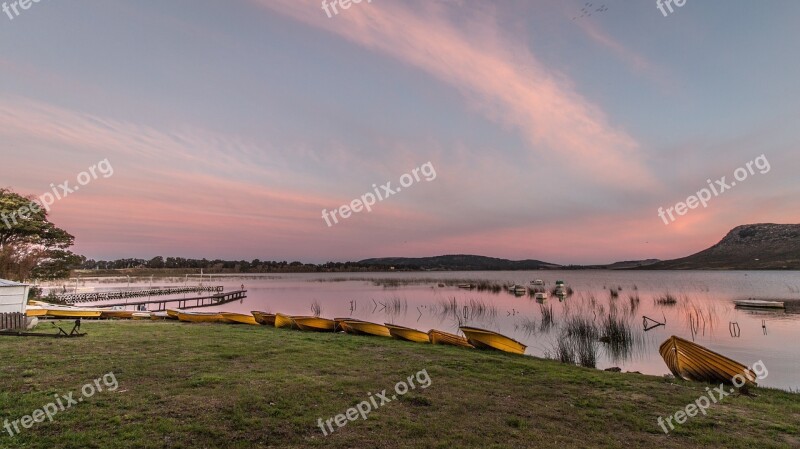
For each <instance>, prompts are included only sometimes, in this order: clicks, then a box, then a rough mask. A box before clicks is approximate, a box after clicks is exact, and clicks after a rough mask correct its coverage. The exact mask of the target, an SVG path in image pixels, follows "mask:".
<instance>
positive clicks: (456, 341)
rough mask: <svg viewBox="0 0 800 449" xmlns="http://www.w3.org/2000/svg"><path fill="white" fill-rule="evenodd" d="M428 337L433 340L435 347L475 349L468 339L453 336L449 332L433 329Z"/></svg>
mask: <svg viewBox="0 0 800 449" xmlns="http://www.w3.org/2000/svg"><path fill="white" fill-rule="evenodd" d="M428 337H430V339H431V343H433V344H435V345H449V346H460V347H462V348H473V349H474V348H475V346H472V345H471V344H470V342H469V341H467V339H466V338H464V337H462V336H460V335H455V334H451V333H449V332H444V331H439V330H436V329H431V330H429V331H428Z"/></svg>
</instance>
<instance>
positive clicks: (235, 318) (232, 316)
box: [220, 312, 258, 325]
mask: <svg viewBox="0 0 800 449" xmlns="http://www.w3.org/2000/svg"><path fill="white" fill-rule="evenodd" d="M220 315H222V318H224V319H225V321H226V322H228V323H233V324H252V325H257V324H258V322H257V321H256V318H255V317H254V316H253V315H247V314H244V313H233V312H222V313H220Z"/></svg>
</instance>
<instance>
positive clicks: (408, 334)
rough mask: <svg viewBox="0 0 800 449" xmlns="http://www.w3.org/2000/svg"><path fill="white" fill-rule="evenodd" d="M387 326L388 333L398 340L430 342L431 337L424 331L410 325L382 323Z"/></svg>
mask: <svg viewBox="0 0 800 449" xmlns="http://www.w3.org/2000/svg"><path fill="white" fill-rule="evenodd" d="M384 324H386V327H388V328H389V333H390V334H391V335H392V337H394V338H396V339H398V340H405V341H413V342H414V343H430V342H431V337H430V336H429V335H428V334H426V333H425V332H422V331H418V330H416V329H412V328H410V327H403V326H397V325H394V324H389V323H384Z"/></svg>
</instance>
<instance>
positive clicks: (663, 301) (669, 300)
mask: <svg viewBox="0 0 800 449" xmlns="http://www.w3.org/2000/svg"><path fill="white" fill-rule="evenodd" d="M654 302H655V303H656V304H660V305H662V306H674V305H675V304H677V303H678V298H676V297H675V296H673V295H672V294H671V293H670V292H666V293H663V294H661V295H660V296H657V297H656V298H655V299H654Z"/></svg>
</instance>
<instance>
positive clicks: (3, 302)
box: [0, 279, 30, 314]
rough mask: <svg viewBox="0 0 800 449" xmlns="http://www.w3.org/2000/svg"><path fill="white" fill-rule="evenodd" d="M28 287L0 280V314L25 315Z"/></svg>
mask: <svg viewBox="0 0 800 449" xmlns="http://www.w3.org/2000/svg"><path fill="white" fill-rule="evenodd" d="M29 290H30V285H28V284H20V283H18V282H13V281H7V280H5V279H0V314H2V313H25V305H26V304H27V303H28V301H27V299H28V291H29Z"/></svg>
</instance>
